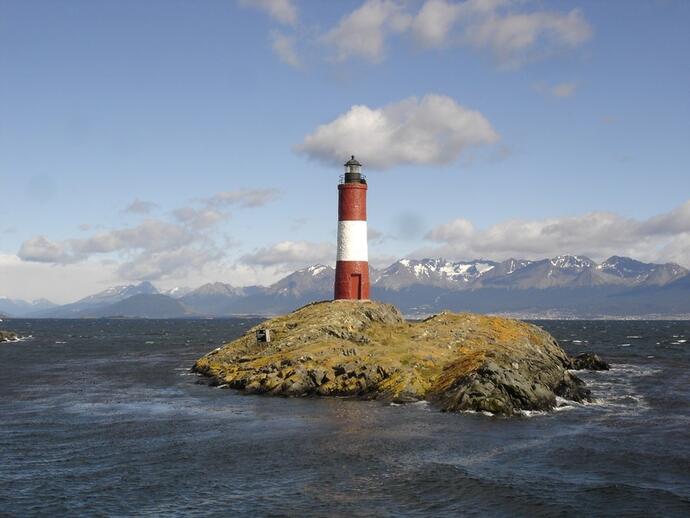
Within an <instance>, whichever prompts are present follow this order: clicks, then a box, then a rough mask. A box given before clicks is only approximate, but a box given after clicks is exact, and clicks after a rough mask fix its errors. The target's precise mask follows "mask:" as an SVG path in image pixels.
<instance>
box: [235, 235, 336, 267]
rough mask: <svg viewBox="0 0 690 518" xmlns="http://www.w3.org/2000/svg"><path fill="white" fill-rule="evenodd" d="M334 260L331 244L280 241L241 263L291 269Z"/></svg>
mask: <svg viewBox="0 0 690 518" xmlns="http://www.w3.org/2000/svg"><path fill="white" fill-rule="evenodd" d="M334 260H335V245H334V244H333V243H310V242H307V241H281V242H280V243H276V244H274V245H271V246H268V247H264V248H260V249H258V250H256V251H255V252H253V253H251V254H245V255H243V256H242V258H241V261H242V262H243V263H244V264H248V265H251V266H264V267H266V266H278V267H283V268H292V267H300V266H308V265H311V264H314V263H325V264H330V263H333V261H334Z"/></svg>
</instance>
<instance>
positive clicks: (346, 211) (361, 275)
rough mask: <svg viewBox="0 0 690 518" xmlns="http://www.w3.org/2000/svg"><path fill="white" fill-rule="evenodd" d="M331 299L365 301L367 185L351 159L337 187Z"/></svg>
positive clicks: (367, 296)
mask: <svg viewBox="0 0 690 518" xmlns="http://www.w3.org/2000/svg"><path fill="white" fill-rule="evenodd" d="M333 298H334V299H336V300H339V299H350V300H363V299H364V300H366V299H368V298H369V254H368V251H367V181H366V179H365V178H364V177H363V176H362V164H360V163H359V162H358V161H357V160H356V159H355V157H354V155H353V156H352V158H351V159H350V160H348V161H347V162H346V163H345V175H344V176H343V177H342V180H341V182H340V184H339V185H338V255H337V257H336V264H335V287H334V296H333Z"/></svg>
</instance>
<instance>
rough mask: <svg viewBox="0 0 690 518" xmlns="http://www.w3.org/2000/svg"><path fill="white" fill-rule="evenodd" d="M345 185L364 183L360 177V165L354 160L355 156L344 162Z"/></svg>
mask: <svg viewBox="0 0 690 518" xmlns="http://www.w3.org/2000/svg"><path fill="white" fill-rule="evenodd" d="M345 183H366V180H365V179H364V178H363V177H362V164H360V163H359V161H358V160H357V159H356V158H355V155H352V156H351V157H350V160H348V161H347V162H345Z"/></svg>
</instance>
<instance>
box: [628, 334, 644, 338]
mask: <svg viewBox="0 0 690 518" xmlns="http://www.w3.org/2000/svg"><path fill="white" fill-rule="evenodd" d="M626 338H642V337H641V336H638V335H630V336H626Z"/></svg>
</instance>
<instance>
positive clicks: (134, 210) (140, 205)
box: [124, 198, 158, 214]
mask: <svg viewBox="0 0 690 518" xmlns="http://www.w3.org/2000/svg"><path fill="white" fill-rule="evenodd" d="M156 207H158V205H156V204H155V203H153V202H150V201H143V200H140V199H139V198H136V199H135V200H134V201H133V202H132V203H130V204H129V205H127V207H125V209H124V212H126V213H129V214H150V213H151V211H152V210H153V209H155V208H156Z"/></svg>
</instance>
